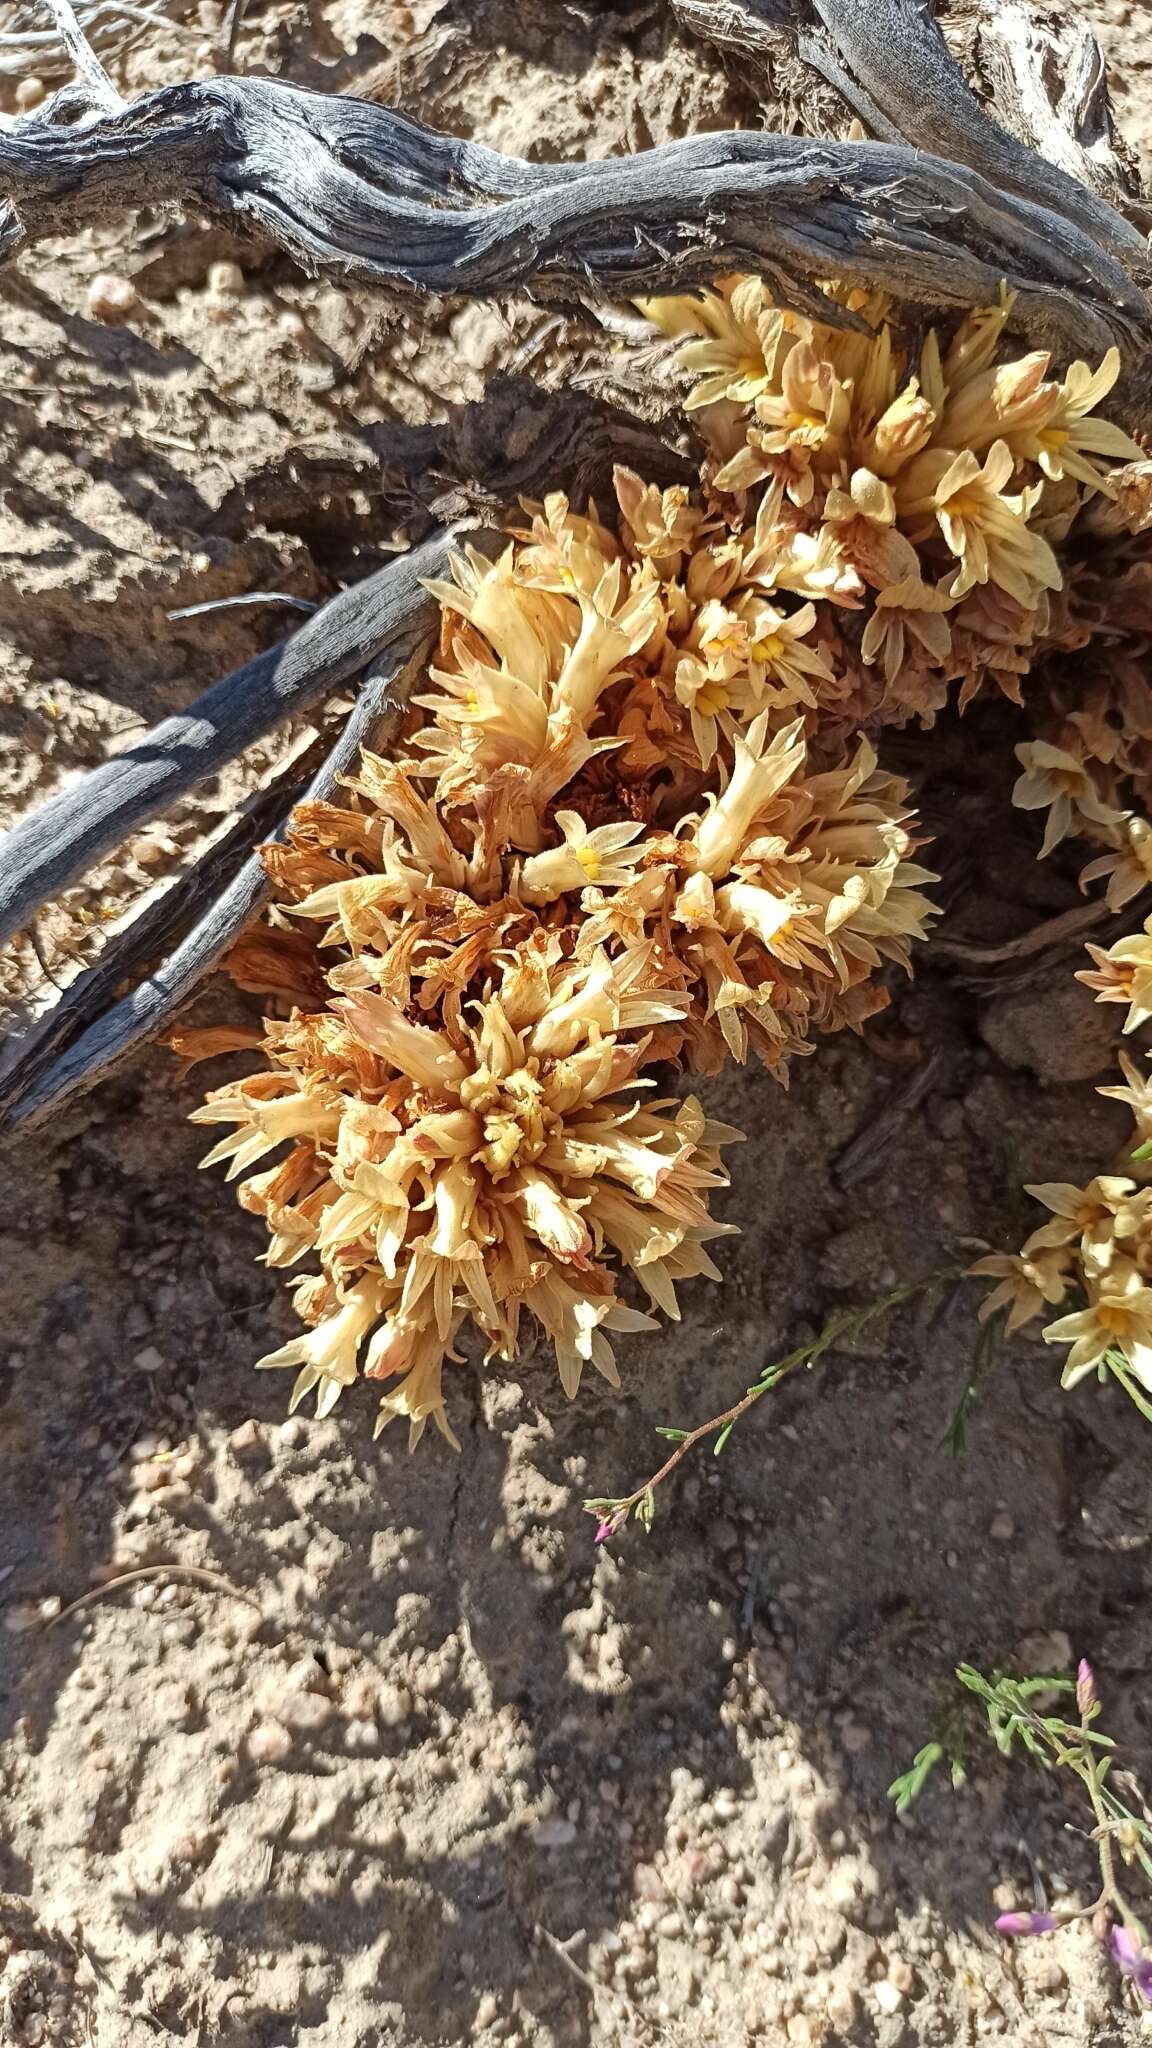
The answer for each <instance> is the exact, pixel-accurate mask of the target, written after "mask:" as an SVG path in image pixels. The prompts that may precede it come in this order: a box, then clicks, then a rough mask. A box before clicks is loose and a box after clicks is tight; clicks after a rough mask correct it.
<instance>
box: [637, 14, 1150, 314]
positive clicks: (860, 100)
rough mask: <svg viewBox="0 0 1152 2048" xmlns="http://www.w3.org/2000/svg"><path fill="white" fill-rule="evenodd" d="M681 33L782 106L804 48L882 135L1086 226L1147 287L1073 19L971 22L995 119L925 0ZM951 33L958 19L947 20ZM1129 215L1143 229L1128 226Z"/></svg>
mask: <svg viewBox="0 0 1152 2048" xmlns="http://www.w3.org/2000/svg"><path fill="white" fill-rule="evenodd" d="M671 5H672V11H673V13H674V14H675V16H676V18H677V20H678V21H679V22H680V23H681V25H682V26H683V27H684V28H686V29H688V30H689V31H690V32H691V33H692V34H693V35H695V36H698V37H699V38H700V39H701V40H702V41H705V42H709V43H712V44H713V45H714V46H715V47H716V48H717V49H718V50H720V51H721V52H722V54H723V55H724V57H725V60H726V62H727V63H728V64H729V66H730V68H738V69H739V71H740V73H741V75H743V76H745V77H747V76H748V75H749V70H750V72H751V76H752V78H753V79H754V80H755V81H756V83H757V85H758V87H759V89H760V90H761V92H762V93H763V95H764V96H765V97H766V98H768V99H771V98H773V97H774V96H775V91H776V86H777V78H778V74H779V72H780V70H781V54H782V51H784V50H786V49H788V48H789V46H790V47H791V48H793V49H795V50H796V52H797V54H798V55H799V56H800V57H801V58H802V59H803V61H804V62H805V63H806V64H807V65H809V66H810V67H811V69H812V70H814V71H816V72H817V73H819V75H820V77H821V78H823V79H824V80H825V82H826V84H828V85H830V86H832V87H833V88H834V90H835V91H836V92H837V93H838V94H839V95H840V97H841V98H842V99H843V100H844V101H845V102H846V103H847V105H848V106H849V107H851V108H852V110H853V112H855V113H856V114H858V115H859V116H860V118H861V120H862V121H863V122H864V123H865V125H866V126H867V127H868V128H869V129H870V130H871V132H872V133H873V134H874V135H876V136H878V137H880V138H881V139H882V140H885V141H889V142H907V143H911V144H912V145H913V146H914V147H916V148H918V149H923V150H929V151H931V152H932V153H933V154H934V155H936V156H940V157H946V158H948V159H949V160H950V161H952V162H953V163H955V164H965V165H967V166H968V167H969V169H971V170H973V171H978V172H979V173H980V174H981V176H982V177H984V178H987V179H988V180H989V181H990V182H991V183H993V184H997V185H1000V186H1002V187H1003V188H1004V189H1005V190H1006V191H1008V192H1015V193H1017V194H1018V195H1020V196H1021V197H1022V198H1025V199H1027V200H1030V201H1032V202H1034V203H1037V204H1040V205H1042V206H1045V207H1047V208H1048V209H1049V210H1050V211H1052V212H1053V213H1058V214H1062V215H1063V216H1064V217H1065V219H1067V220H1070V221H1074V222H1076V223H1077V225H1078V226H1079V227H1081V228H1082V229H1083V230H1084V232H1085V233H1086V234H1088V235H1090V236H1091V237H1092V238H1093V240H1095V241H1098V242H1100V243H1101V245H1102V246H1103V247H1104V248H1107V249H1110V250H1111V251H1112V253H1113V254H1114V255H1115V256H1116V257H1117V258H1118V259H1119V260H1120V261H1121V262H1122V263H1123V264H1124V265H1125V267H1126V268H1129V269H1132V270H1133V271H1134V272H1135V274H1136V275H1137V276H1140V277H1146V276H1148V275H1149V268H1148V250H1147V244H1146V242H1145V240H1144V236H1143V234H1142V233H1141V232H1140V229H1141V228H1147V226H1148V224H1149V219H1150V215H1149V210H1148V208H1147V206H1146V205H1145V204H1144V203H1143V202H1142V201H1141V200H1140V198H1139V196H1138V195H1137V194H1136V193H1135V192H1134V191H1133V190H1132V187H1131V181H1130V179H1129V178H1128V176H1127V174H1126V171H1125V169H1124V167H1123V165H1122V163H1121V160H1120V158H1119V155H1118V152H1117V150H1116V147H1115V142H1114V138H1113V136H1112V130H1111V122H1110V117H1109V111H1108V98H1107V84H1106V74H1105V69H1104V62H1103V58H1102V56H1101V52H1100V47H1099V44H1098V43H1097V42H1096V39H1095V37H1094V36H1093V35H1092V33H1091V31H1090V29H1089V28H1088V27H1087V26H1086V25H1085V24H1084V23H1082V22H1080V21H1078V20H1077V19H1076V17H1075V14H1074V12H1072V11H1071V10H1065V11H1064V12H1063V13H1062V15H1061V16H1060V18H1059V25H1058V27H1055V26H1054V25H1053V17H1052V16H1051V15H1049V16H1048V17H1047V18H1046V19H1045V18H1043V17H1042V16H1041V14H1040V13H1039V11H1038V9H1037V8H1035V7H1034V6H1032V5H1030V4H1024V0H993V4H990V5H979V4H977V5H975V6H973V7H971V8H967V9H965V10H964V11H963V16H962V19H961V21H960V23H959V27H960V28H961V30H962V32H963V35H964V38H965V41H966V44H967V46H968V47H969V48H970V50H971V56H972V62H973V68H975V69H976V70H977V71H978V73H979V75H980V79H981V82H982V84H983V85H984V86H985V88H986V89H987V91H988V93H989V94H990V97H991V101H992V108H991V111H989V110H988V109H986V108H985V107H984V106H982V105H981V102H980V100H979V99H978V98H977V97H976V94H975V93H974V92H973V91H972V88H971V87H970V85H969V84H968V83H967V81H966V79H965V78H964V75H963V73H962V72H961V70H960V68H959V66H958V65H957V64H956V62H955V60H954V58H953V56H952V54H951V52H950V50H949V48H948V45H947V44H946V43H945V41H944V38H943V36H942V35H941V32H940V29H939V27H938V26H937V24H936V22H935V21H934V20H933V18H932V15H931V12H930V10H929V7H928V6H927V5H926V4H925V0H671ZM949 24H950V27H951V24H952V16H951V15H950V16H949ZM1126 215H1131V216H1132V219H1131V220H1130V219H1128V218H1125V216H1126Z"/></svg>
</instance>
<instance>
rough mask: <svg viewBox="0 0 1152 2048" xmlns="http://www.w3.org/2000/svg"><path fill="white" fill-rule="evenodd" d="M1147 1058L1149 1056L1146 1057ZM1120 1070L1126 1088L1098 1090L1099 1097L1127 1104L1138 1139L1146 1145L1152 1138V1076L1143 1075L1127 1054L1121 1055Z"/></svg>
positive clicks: (1122, 1053)
mask: <svg viewBox="0 0 1152 2048" xmlns="http://www.w3.org/2000/svg"><path fill="white" fill-rule="evenodd" d="M1145 1057H1146V1058H1147V1055H1145ZM1119 1060H1120V1069H1121V1072H1122V1073H1123V1075H1124V1079H1125V1082H1126V1083H1127V1086H1126V1087H1123V1088H1098V1089H1097V1090H1096V1093H1097V1095H1110V1096H1112V1097H1113V1099H1114V1100H1115V1101H1116V1102H1126V1103H1127V1105H1128V1107H1129V1109H1130V1110H1131V1112H1132V1119H1133V1122H1134V1123H1135V1125H1136V1137H1137V1140H1138V1141H1139V1143H1140V1144H1144V1143H1145V1142H1146V1141H1147V1139H1148V1138H1150V1137H1152V1074H1147V1073H1141V1071H1140V1069H1139V1067H1138V1066H1137V1065H1136V1064H1135V1062H1134V1061H1133V1060H1131V1059H1130V1058H1129V1056H1128V1054H1127V1053H1126V1052H1121V1053H1120V1055H1119Z"/></svg>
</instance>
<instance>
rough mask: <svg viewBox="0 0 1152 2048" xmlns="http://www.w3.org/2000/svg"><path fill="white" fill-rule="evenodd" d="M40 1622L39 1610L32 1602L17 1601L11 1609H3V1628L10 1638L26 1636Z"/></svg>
mask: <svg viewBox="0 0 1152 2048" xmlns="http://www.w3.org/2000/svg"><path fill="white" fill-rule="evenodd" d="M39 1620H40V1609H39V1607H38V1606H37V1605H36V1602H35V1601H34V1600H18V1601H17V1602H16V1604H15V1605H14V1606H12V1607H6V1608H5V1609H4V1626H5V1628H6V1629H7V1631H8V1633H9V1635H10V1636H22V1635H27V1633H28V1630H29V1629H30V1628H35V1627H36V1625H37V1623H38V1622H39Z"/></svg>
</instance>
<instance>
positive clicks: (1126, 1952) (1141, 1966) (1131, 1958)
mask: <svg viewBox="0 0 1152 2048" xmlns="http://www.w3.org/2000/svg"><path fill="white" fill-rule="evenodd" d="M1112 1953H1113V1955H1114V1956H1115V1958H1116V1961H1117V1962H1118V1963H1119V1965H1120V1968H1121V1969H1122V1970H1123V1972H1124V1975H1125V1976H1126V1977H1131V1979H1132V1982H1133V1983H1134V1984H1135V1986H1136V1989H1137V1991H1138V1992H1139V1993H1140V1996H1141V1998H1142V1999H1143V2000H1144V2002H1145V2004H1146V2005H1152V1958H1150V1957H1148V1956H1146V1955H1143V1954H1142V1953H1141V1951H1140V1950H1139V1949H1138V1948H1137V1946H1136V1943H1135V1942H1134V1941H1133V1939H1132V1936H1131V1935H1130V1934H1129V1932H1128V1929H1127V1928H1126V1927H1114V1928H1113V1929H1112Z"/></svg>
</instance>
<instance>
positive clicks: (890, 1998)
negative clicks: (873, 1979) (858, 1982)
mask: <svg viewBox="0 0 1152 2048" xmlns="http://www.w3.org/2000/svg"><path fill="white" fill-rule="evenodd" d="M872 1995H873V1997H874V1998H875V2000H876V2003H877V2005H878V2006H879V2007H880V2010H881V2012H888V2013H892V2012H899V2010H900V2007H901V2006H902V2005H903V2003H904V1993H903V1992H902V1991H900V1990H898V1989H897V1987H896V1985H895V1984H891V1983H889V1981H888V1979H887V1978H886V1977H885V1978H882V1979H881V1981H880V1983H879V1984H874V1985H873V1987H872Z"/></svg>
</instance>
